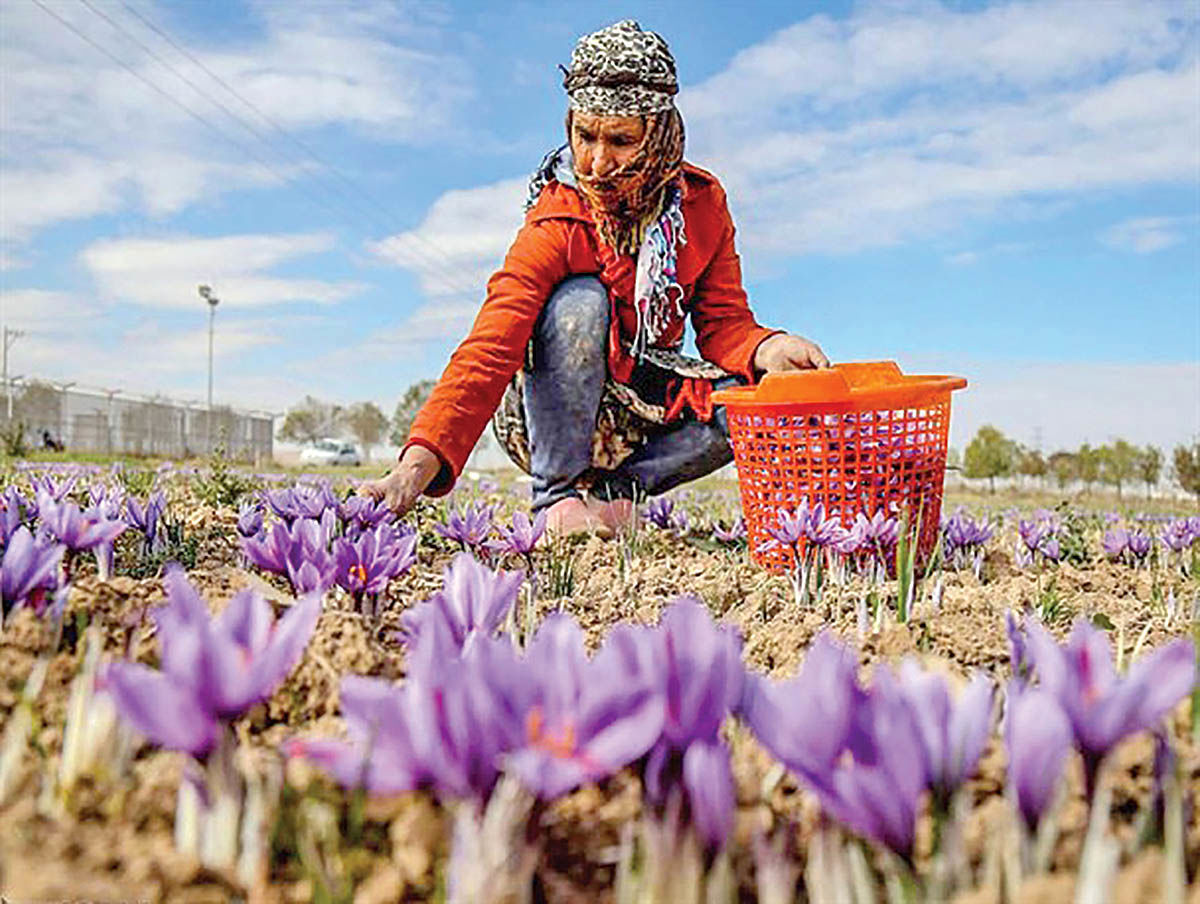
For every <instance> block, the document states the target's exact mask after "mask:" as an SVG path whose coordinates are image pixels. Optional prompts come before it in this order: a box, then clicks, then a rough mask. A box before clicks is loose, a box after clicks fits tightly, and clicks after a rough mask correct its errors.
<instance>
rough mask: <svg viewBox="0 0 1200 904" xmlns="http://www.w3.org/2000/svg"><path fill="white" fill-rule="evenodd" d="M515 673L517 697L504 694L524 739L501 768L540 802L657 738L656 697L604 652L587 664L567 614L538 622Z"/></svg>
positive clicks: (613, 766)
mask: <svg viewBox="0 0 1200 904" xmlns="http://www.w3.org/2000/svg"><path fill="white" fill-rule="evenodd" d="M521 668H522V670H523V671H524V673H525V675H526V680H525V687H524V688H523V690H524V692H525V693H524V694H522V695H520V696H523V697H524V699H523V700H520V701H519V702H518V701H516V700H513V695H512V694H511V693H510V694H509V695H508V696H509V700H510V701H511V702H512V703H513V704H514V709H515V710H516V711H517V712H521V713H523V716H524V718H523V721H524V726H525V739H524V741H523V743H522V744H521V745H520V746H519V747H518V748H517V749H515V750H513V751H512V752H511V753H510V754H509V755H508V756H507V757H506V768H507V769H508V770H509V771H510V772H512V773H513V774H514V775H516V776H517V777H518V778H519V779H520V780H521V782H522V784H524V785H525V787H526V788H528V789H529V790H530V791H532V792H533V793H535V794H537V795H538V796H539V797H540V798H542V799H543V800H553V799H554V798H556V797H559V796H561V795H563V794H566V793H567V792H568V791H571V790H573V789H574V788H577V787H578V786H579V785H581V784H584V783H586V782H592V781H597V780H599V779H601V778H606V777H608V776H609V775H612V774H614V773H616V772H617V771H619V770H620V769H621V768H622V767H624V766H626V765H627V764H629V763H631V762H633V761H634V760H636V759H638V758H639V757H641V756H643V755H644V754H645V753H646V752H647V751H648V750H649V749H650V747H651V745H652V744H654V742H655V741H656V740H657V739H658V738H659V736H660V735H661V734H662V730H663V720H664V717H665V708H664V699H663V696H662V695H661V694H660V693H658V692H657V691H656V689H655V688H654V687H653V686H652V685H651V684H650V682H648V681H647V680H645V676H641V675H638V674H637V673H632V672H630V671H629V670H628V669H627V668H626V666H625V663H624V662H623V660H622V658H621V656H620V654H619V652H617V651H615V650H613V649H611V648H607V647H606V648H602V649H601V651H600V652H599V653H598V654H597V655H596V657H595V658H594V659H592V660H589V659H588V658H587V653H586V652H585V650H584V643H583V632H582V631H580V630H579V626H578V625H577V624H576V623H575V620H574V619H573V618H571V617H570V616H569V615H551V616H550V617H549V618H547V619H546V620H545V621H544V622H542V624H541V626H540V627H539V628H538V632H537V634H536V635H535V636H534V638H533V641H532V642H531V643H530V645H529V648H528V650H527V651H526V654H525V659H524V661H523V662H522V663H521Z"/></svg>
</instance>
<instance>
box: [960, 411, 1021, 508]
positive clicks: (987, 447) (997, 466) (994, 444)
mask: <svg viewBox="0 0 1200 904" xmlns="http://www.w3.org/2000/svg"><path fill="white" fill-rule="evenodd" d="M1016 458H1017V444H1016V443H1015V442H1013V441H1012V440H1011V439H1009V438H1008V437H1006V436H1005V435H1004V434H1003V433H1001V432H1000V431H999V430H997V429H996V428H995V427H993V426H991V425H990V424H987V425H985V426H983V427H980V428H979V432H978V433H976V434H975V438H974V439H972V440H971V442H970V443H969V444H968V445H967V450H966V452H965V453H964V454H963V475H964V476H965V477H971V478H979V477H986V478H987V479H988V481H989V483H990V485H991V491H992V492H993V493H994V492H996V478H997V477H1007V476H1008V475H1009V474H1011V473H1012V472H1013V467H1014V465H1015V464H1016Z"/></svg>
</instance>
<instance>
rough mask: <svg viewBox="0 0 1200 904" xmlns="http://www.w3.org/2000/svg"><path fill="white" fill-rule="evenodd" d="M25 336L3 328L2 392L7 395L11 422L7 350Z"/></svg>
mask: <svg viewBox="0 0 1200 904" xmlns="http://www.w3.org/2000/svg"><path fill="white" fill-rule="evenodd" d="M24 335H25V331H24V330H14V329H11V328H9V327H7V326H6V327H4V391H5V393H6V394H7V395H8V420H9V421H11V420H12V384H11V383H9V381H8V350H9V348H11V347H12V344H13V343H14V342H16V341H17V340H18V339H20V338H21V337H22V336H24Z"/></svg>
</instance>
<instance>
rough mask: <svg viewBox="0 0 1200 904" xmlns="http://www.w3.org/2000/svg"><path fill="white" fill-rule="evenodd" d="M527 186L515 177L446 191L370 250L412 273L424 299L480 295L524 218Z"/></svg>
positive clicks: (369, 246)
mask: <svg viewBox="0 0 1200 904" xmlns="http://www.w3.org/2000/svg"><path fill="white" fill-rule="evenodd" d="M525 185H526V179H525V178H516V179H505V180H504V181H502V182H494V183H492V184H491V185H483V186H480V187H479V188H472V189H465V190H455V191H448V192H446V193H445V194H443V195H442V196H441V197H439V198H438V199H437V200H436V201H435V202H434V203H433V205H432V206H431V207H430V208H429V211H428V213H426V215H425V219H424V220H423V221H422V222H421V223H420V225H418V226H417V228H416V229H413V230H410V231H408V232H402V233H399V234H398V235H394V236H390V237H388V238H386V239H384V240H382V241H379V242H374V243H371V244H370V245H368V250H369V251H370V252H371V253H372V254H375V255H377V256H378V257H380V258H382V259H383V260H386V261H389V262H390V263H393V264H396V265H397V266H400V267H403V268H404V269H406V270H409V271H411V272H414V273H416V274H417V276H418V277H419V278H420V280H421V288H422V290H423V291H424V292H425V293H426V294H427V295H433V296H438V295H458V296H472V295H474V296H480V295H482V290H483V286H484V283H485V282H486V281H487V278H488V276H490V275H491V273H492V272H493V271H494V270H495V269H496V267H497V266H498V265H499V264H500V263H501V261H502V260H503V257H504V252H505V251H506V250H507V249H508V246H509V245H511V244H512V240H513V237H514V236H515V235H516V232H517V229H518V228H519V227H520V225H521V222H522V220H523V218H524V210H523V207H522V205H523V202H524V200H525ZM414 316H422V314H421V312H417V314H415V315H414Z"/></svg>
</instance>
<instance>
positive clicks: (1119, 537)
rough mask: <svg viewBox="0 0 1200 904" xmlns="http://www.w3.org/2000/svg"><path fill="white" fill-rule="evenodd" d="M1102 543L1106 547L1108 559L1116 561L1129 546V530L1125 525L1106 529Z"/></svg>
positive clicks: (1105, 553)
mask: <svg viewBox="0 0 1200 904" xmlns="http://www.w3.org/2000/svg"><path fill="white" fill-rule="evenodd" d="M1100 545H1101V546H1103V547H1104V555H1105V556H1106V557H1107V558H1108V559H1110V560H1112V561H1116V560H1117V559H1119V558H1121V556H1123V555H1124V554H1125V550H1126V549H1127V548H1128V547H1129V531H1127V530H1125V528H1123V527H1114V528H1112V529H1111V530H1106V531H1105V532H1104V537H1103V539H1101V541H1100Z"/></svg>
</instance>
